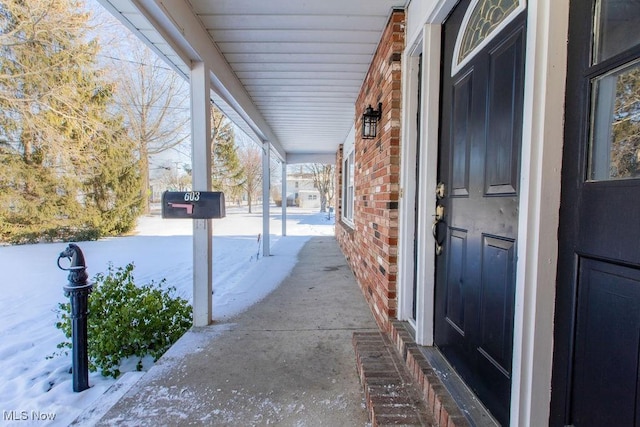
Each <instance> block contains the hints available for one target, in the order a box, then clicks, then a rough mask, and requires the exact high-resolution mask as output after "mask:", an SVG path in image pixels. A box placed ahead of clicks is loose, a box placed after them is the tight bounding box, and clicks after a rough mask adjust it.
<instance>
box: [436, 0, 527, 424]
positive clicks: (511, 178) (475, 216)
mask: <svg viewBox="0 0 640 427" xmlns="http://www.w3.org/2000/svg"><path fill="white" fill-rule="evenodd" d="M515 3H517V2H514V4H515ZM468 5H469V1H461V2H460V4H459V5H458V6H457V8H456V9H455V10H454V11H453V12H452V14H451V16H450V17H449V18H448V19H447V21H446V22H445V24H444V29H443V67H442V81H443V83H442V94H441V100H442V103H441V123H440V129H441V135H440V142H439V144H440V145H439V164H438V179H439V181H440V182H441V183H442V184H443V185H442V186H441V188H442V189H441V191H440V194H439V195H438V196H437V197H438V206H440V207H442V208H443V209H444V212H443V215H444V217H443V219H442V220H441V221H439V222H437V223H436V224H434V230H433V231H434V236H435V237H436V240H437V241H438V242H439V243H441V247H436V253H440V255H439V256H438V257H437V261H436V318H435V342H436V345H437V346H438V347H439V348H440V349H441V351H442V353H443V354H444V355H445V357H446V358H447V359H448V360H449V361H450V362H451V364H452V365H453V367H454V368H455V369H456V370H457V371H458V373H459V374H460V375H461V376H462V377H463V379H464V380H465V382H466V383H467V384H468V385H469V386H470V387H471V388H472V389H473V390H474V392H475V393H476V394H477V396H478V397H479V398H480V400H481V401H482V402H483V403H484V404H485V406H486V407H487V408H488V409H489V411H490V412H491V413H492V414H493V415H494V416H495V417H496V419H497V420H498V421H499V422H500V423H502V424H503V425H506V424H508V420H509V406H510V396H511V359H512V349H513V315H514V297H515V263H516V248H517V241H516V237H517V233H518V203H519V197H518V186H519V177H520V151H521V138H522V102H523V65H524V49H525V22H526V19H525V18H526V13H524V12H521V13H520V14H519V15H517V17H516V18H515V20H513V21H511V22H510V23H509V24H508V25H507V26H506V27H504V28H503V29H502V30H500V31H499V33H498V34H497V35H496V36H495V37H494V38H492V39H491V41H490V42H488V44H486V45H485V46H484V47H482V48H481V50H479V51H478V52H477V53H475V54H474V55H473V57H472V59H471V60H470V61H469V62H467V63H466V65H463V66H462V68H461V69H460V70H459V71H456V72H455V74H454V75H452V73H451V70H452V58H453V55H454V50H455V49H454V46H455V43H456V39H457V38H458V33H459V31H464V29H462V30H460V27H461V23H462V22H463V16H464V14H465V11H466V9H467V7H468ZM438 246H440V245H438Z"/></svg>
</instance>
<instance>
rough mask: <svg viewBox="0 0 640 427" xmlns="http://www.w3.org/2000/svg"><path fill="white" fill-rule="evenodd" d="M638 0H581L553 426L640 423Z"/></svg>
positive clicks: (572, 27)
mask: <svg viewBox="0 0 640 427" xmlns="http://www.w3.org/2000/svg"><path fill="white" fill-rule="evenodd" d="M639 25H640V2H638V1H632V0H625V1H620V0H588V1H587V0H584V1H572V2H571V5H570V19H569V46H568V49H569V50H568V54H569V61H568V69H567V72H568V75H567V94H566V112H565V140H564V148H563V166H562V199H561V209H560V229H559V260H558V281H557V295H556V319H555V332H554V334H555V336H554V361H553V380H552V399H551V400H552V404H551V425H554V426H564V425H573V426H576V427H579V426H634V425H635V426H638V425H640V31H639V30H638V26H639Z"/></svg>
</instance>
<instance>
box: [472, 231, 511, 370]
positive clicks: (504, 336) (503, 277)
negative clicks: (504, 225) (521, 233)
mask: <svg viewBox="0 0 640 427" xmlns="http://www.w3.org/2000/svg"><path fill="white" fill-rule="evenodd" d="M483 240H484V242H483V243H484V244H483V251H482V301H481V306H482V313H481V317H480V324H481V325H482V332H481V333H482V339H481V341H480V346H479V351H480V353H481V354H482V355H483V356H484V357H485V358H487V359H488V360H489V361H490V362H491V363H492V364H494V365H495V366H496V368H497V369H498V371H499V372H500V373H502V374H503V375H504V376H505V377H506V379H507V380H508V379H509V372H511V356H512V348H513V346H512V341H513V295H514V294H515V289H514V285H515V268H514V267H515V241H514V240H511V239H501V238H497V237H493V236H484V239H483Z"/></svg>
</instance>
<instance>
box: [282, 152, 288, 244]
mask: <svg viewBox="0 0 640 427" xmlns="http://www.w3.org/2000/svg"><path fill="white" fill-rule="evenodd" d="M286 235H287V163H286V162H282V236H283V237H284V236H286Z"/></svg>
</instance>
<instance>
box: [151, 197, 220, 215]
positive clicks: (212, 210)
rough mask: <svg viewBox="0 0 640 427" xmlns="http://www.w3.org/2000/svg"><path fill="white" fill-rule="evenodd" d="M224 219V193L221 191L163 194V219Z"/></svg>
mask: <svg viewBox="0 0 640 427" xmlns="http://www.w3.org/2000/svg"><path fill="white" fill-rule="evenodd" d="M224 217H225V210H224V193H223V192H221V191H165V192H164V193H163V194H162V218H189V219H210V218H224Z"/></svg>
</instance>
